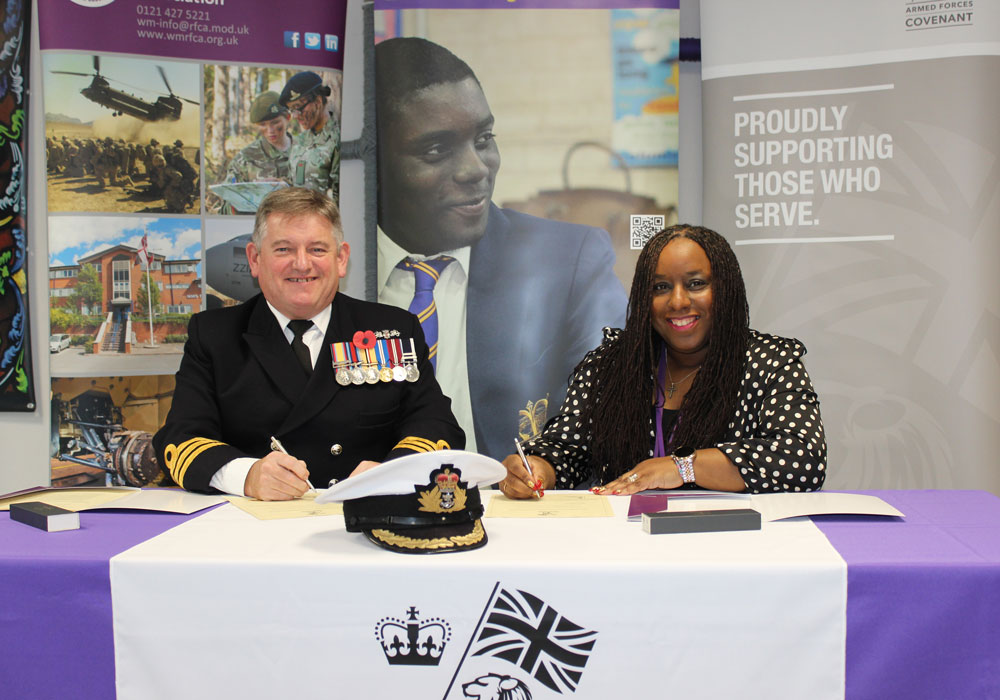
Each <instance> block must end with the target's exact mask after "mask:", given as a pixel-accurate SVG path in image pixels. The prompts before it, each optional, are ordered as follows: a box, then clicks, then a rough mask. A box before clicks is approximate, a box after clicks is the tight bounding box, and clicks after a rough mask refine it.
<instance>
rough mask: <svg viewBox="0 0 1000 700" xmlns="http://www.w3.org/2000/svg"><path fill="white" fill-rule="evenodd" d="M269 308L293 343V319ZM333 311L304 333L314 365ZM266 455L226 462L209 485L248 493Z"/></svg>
mask: <svg viewBox="0 0 1000 700" xmlns="http://www.w3.org/2000/svg"><path fill="white" fill-rule="evenodd" d="M267 308H269V309H271V313H272V314H274V318H276V319H277V321H278V325H279V326H281V328H282V330H283V331H284V333H285V339H286V340H287V341H288V344H289V345H291V344H292V340H293V339H294V338H295V333H293V332H292V329H291V328H289V327H288V322H289V321H291V320H293V319H290V318H288V317H287V316H285V315H284V314H283V313H281V312H280V311H278V310H277V309H276V308H274V306H272V305H271V302H267ZM332 312H333V305H332V304H331V305H328V306H327V307H326V308H325V309H323V310H322V311H320V312H319V313H318V314H316V315H315V316H313V317H312V318H311V319H309V320H310V321H312V322H313V325H312V328H310V329H309V330H307V331H306V332H305V333H303V334H302V342H303V343H305V344H306V347H307V348H309V356H310V357H311V358H312V365H313V367H315V366H316V359H317V358H318V357H319V351H320V350H321V349H322V348H323V338H325V337H326V328H327V326H329V325H330V315H331V313H332ZM264 456H265V455H261V456H260V457H237V458H236V459H234V460H231V461H229V462H226V463H225V464H223V465H222V466H221V467H220V468H219V471H217V472H215V474H213V475H212V480H211V481H209V482H208V485H209V486H211V487H212V488H215V489H219V490H220V491H222V492H224V493H231V494H233V495H234V496H244V495H246V494H245V493H244V491H243V485H244V484H245V483H246V480H247V474H249V473H250V467H252V466H253V465H254V463H255V462H256V461H257V460H258V459H260V458H261V457H264Z"/></svg>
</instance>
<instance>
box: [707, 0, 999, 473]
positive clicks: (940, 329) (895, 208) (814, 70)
mask: <svg viewBox="0 0 1000 700" xmlns="http://www.w3.org/2000/svg"><path fill="white" fill-rule="evenodd" d="M701 22H702V60H703V80H704V82H703V98H704V103H703V105H704V109H703V112H704V132H703V133H704V157H705V165H704V177H705V185H704V192H705V202H704V211H705V219H706V224H707V225H708V226H710V227H712V228H715V229H717V230H719V231H720V232H721V233H723V234H725V235H726V236H727V237H728V238H729V240H730V241H731V242H733V243H734V244H735V246H736V251H737V255H738V257H739V260H740V263H741V265H742V267H743V273H744V276H745V278H746V282H747V288H748V292H749V295H750V303H751V319H752V322H753V325H754V326H755V327H757V328H760V329H762V330H766V331H772V332H777V333H780V334H782V335H792V336H796V337H798V338H800V339H801V340H802V341H803V342H805V344H806V345H807V347H808V348H809V350H810V353H809V356H808V357H807V359H806V364H807V366H808V368H809V371H810V373H811V375H812V377H813V379H814V381H815V383H816V387H817V390H818V392H819V395H820V400H821V402H822V406H823V417H824V422H825V425H826V432H827V439H828V441H829V444H830V468H829V479H828V481H827V484H828V485H829V486H831V487H834V488H844V487H848V486H849V487H851V488H932V487H937V488H940V487H956V488H963V487H975V488H987V489H990V490H994V491H998V490H1000V472H998V471H997V469H996V467H995V466H994V462H995V456H996V454H997V451H998V448H1000V402H998V400H997V396H1000V363H998V359H1000V282H998V275H997V261H998V260H1000V243H998V241H1000V238H998V231H1000V198H998V196H997V195H998V190H1000V165H998V163H1000V159H998V156H1000V131H998V130H997V128H996V125H995V118H994V115H995V114H997V110H998V108H1000V88H998V85H997V81H996V78H995V76H996V75H997V72H998V70H1000V42H998V41H997V38H998V37H1000V12H998V9H997V7H996V5H995V4H992V3H975V5H973V2H972V0H960V1H957V2H928V3H913V2H903V1H902V0H899V1H897V2H877V3H873V2H866V1H864V0H849V1H848V2H839V3H800V2H795V1H793V0H766V1H763V2H755V3H745V2H739V1H738V0H703V2H702V6H701Z"/></svg>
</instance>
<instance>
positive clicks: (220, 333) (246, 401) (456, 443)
mask: <svg viewBox="0 0 1000 700" xmlns="http://www.w3.org/2000/svg"><path fill="white" fill-rule="evenodd" d="M368 330H371V331H381V330H397V331H399V337H401V338H402V339H403V344H404V347H405V350H407V351H408V350H409V338H413V339H414V342H415V344H416V347H417V357H418V360H419V368H420V377H419V379H418V380H417V381H416V382H412V383H411V382H406V381H402V382H396V381H391V382H381V381H380V382H379V383H377V384H362V385H360V386H356V385H354V384H350V385H348V386H346V387H342V386H340V385H339V384H337V382H336V379H335V377H334V371H333V365H332V359H331V358H332V354H331V349H330V344H331V343H334V342H343V341H351V340H352V339H353V337H354V334H355V332H357V331H368ZM176 377H177V385H176V388H175V389H174V397H173V403H172V405H171V407H170V413H169V414H168V415H167V420H166V423H165V424H164V425H163V427H162V428H161V429H160V430H159V431H158V432H157V433H156V435H155V436H154V438H153V445H154V447H155V448H156V456H157V459H159V460H160V465H161V466H162V468H163V470H164V471H165V472H167V473H169V474H170V476H171V477H172V478H173V480H174V481H175V482H177V483H178V484H179V485H180V486H182V487H184V488H185V489H188V490H190V491H202V492H212V491H214V489H212V488H211V487H210V486H209V482H210V481H211V479H212V476H213V475H214V474H215V472H216V471H218V470H219V468H220V467H222V466H223V465H224V464H226V463H227V462H229V461H231V460H233V459H235V458H237V457H253V458H254V459H259V458H261V457H264V456H265V455H267V454H268V453H269V452H270V451H271V448H270V438H271V436H272V435H273V436H275V437H277V438H278V439H279V440H280V441H281V443H282V445H283V446H284V447H285V449H286V450H287V451H288V453H289V454H291V455H294V456H295V457H297V458H298V459H301V460H303V461H304V462H305V463H306V465H307V467H308V468H309V479H310V481H311V482H312V483H313V485H315V486H317V487H319V488H322V487H325V486H326V485H327V484H328V483H329V481H330V479H344V478H346V477H347V476H348V475H349V474H350V473H351V472H352V471H353V470H354V468H355V467H356V466H357V465H358V463H359V462H361V461H362V460H374V461H378V462H382V461H386V460H388V459H392V458H394V457H400V456H403V455H406V454H411V453H414V452H427V451H432V450H435V449H462V448H464V447H465V434H464V433H463V432H462V429H461V428H460V427H459V426H458V422H457V421H456V420H455V417H454V416H453V415H452V412H451V401H450V399H448V398H447V397H446V396H445V395H444V394H443V393H441V388H440V386H438V383H437V380H436V379H435V378H434V371H433V369H432V368H431V364H430V361H429V360H428V349H427V343H426V342H425V341H424V335H423V332H422V331H421V329H420V323H419V322H418V321H417V318H416V316H414V315H413V314H411V313H409V312H408V311H405V310H402V309H397V308H395V307H392V306H386V305H383V304H375V303H371V302H366V301H359V300H357V299H353V298H351V297H349V296H346V295H344V294H341V293H338V294H337V295H336V296H335V297H334V300H333V309H332V313H331V316H330V324H329V326H328V328H327V332H326V337H325V338H324V339H323V347H322V349H321V350H320V354H319V358H318V359H317V360H316V366H315V368H314V369H313V373H312V376H311V377H308V378H307V377H306V374H305V372H303V371H302V368H301V365H300V364H299V362H298V360H297V359H296V357H295V353H294V351H293V350H292V347H291V345H290V344H289V342H288V340H287V339H286V338H285V335H284V332H283V331H282V329H281V327H280V326H279V324H278V321H277V319H275V317H274V314H273V313H271V310H270V308H268V306H267V303H266V302H265V301H264V298H263V296H262V295H260V294H258V295H257V296H255V297H254V298H252V299H250V300H249V301H247V302H245V303H243V304H240V305H238V306H231V307H227V308H222V309H213V310H209V311H203V312H201V313H198V314H195V315H194V316H192V317H191V321H190V323H189V325H188V340H187V343H186V344H185V345H184V358H183V359H182V360H181V366H180V369H179V370H178V372H177V375H176Z"/></svg>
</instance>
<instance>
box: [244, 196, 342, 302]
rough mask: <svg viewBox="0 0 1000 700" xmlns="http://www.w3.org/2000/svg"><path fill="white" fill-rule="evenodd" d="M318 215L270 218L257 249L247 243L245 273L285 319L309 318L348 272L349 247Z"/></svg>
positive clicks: (271, 216)
mask: <svg viewBox="0 0 1000 700" xmlns="http://www.w3.org/2000/svg"><path fill="white" fill-rule="evenodd" d="M340 238H343V236H342V235H340V234H339V232H338V235H336V236H335V235H334V229H333V226H331V225H330V222H329V221H328V220H326V219H325V218H324V217H322V216H320V215H319V214H306V215H305V216H296V217H289V216H285V215H283V214H271V215H270V216H268V217H267V232H266V233H265V234H264V237H263V239H262V240H261V243H260V248H259V249H258V247H257V246H256V245H254V244H253V243H248V244H247V260H248V261H249V263H250V272H251V274H253V276H254V277H256V278H257V281H258V282H259V283H260V290H261V292H263V293H264V298H265V299H267V300H268V301H269V302H271V303H272V304H273V305H274V307H275V308H276V309H278V311H280V312H281V313H283V314H284V315H285V316H287V317H288V318H290V319H297V318H301V319H307V318H312V317H313V316H315V315H316V314H318V313H319V312H320V311H322V310H323V309H324V308H326V307H327V306H328V305H329V304H330V302H331V301H333V297H334V295H335V294H336V293H337V289H338V288H339V287H340V278H341V277H343V276H344V275H346V274H347V260H348V258H349V257H350V249H349V247H348V245H347V243H341V242H339V239H340Z"/></svg>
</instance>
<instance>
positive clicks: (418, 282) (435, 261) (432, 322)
mask: <svg viewBox="0 0 1000 700" xmlns="http://www.w3.org/2000/svg"><path fill="white" fill-rule="evenodd" d="M453 262H455V258H452V257H449V256H447V255H440V256H438V257H436V258H431V259H429V260H412V259H410V258H407V259H405V260H403V261H401V262H400V263H399V264H398V265H396V267H398V268H401V269H403V270H410V271H412V272H413V301H411V302H410V309H409V310H410V313H411V314H416V316H417V318H418V319H419V320H420V327H421V328H422V329H423V331H424V338H425V339H426V340H427V347H428V348H430V360H431V366H432V367H434V369H435V371H436V370H437V351H438V317H437V305H436V304H435V303H434V285H436V284H437V281H438V279H440V277H441V272H442V271H443V270H444V269H445V268H446V267H448V265H450V264H451V263H453Z"/></svg>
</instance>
